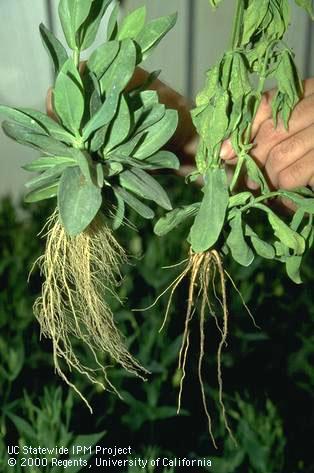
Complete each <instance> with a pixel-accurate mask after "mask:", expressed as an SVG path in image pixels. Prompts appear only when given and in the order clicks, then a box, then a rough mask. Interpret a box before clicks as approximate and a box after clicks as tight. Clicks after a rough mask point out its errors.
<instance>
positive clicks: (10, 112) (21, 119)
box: [0, 105, 48, 135]
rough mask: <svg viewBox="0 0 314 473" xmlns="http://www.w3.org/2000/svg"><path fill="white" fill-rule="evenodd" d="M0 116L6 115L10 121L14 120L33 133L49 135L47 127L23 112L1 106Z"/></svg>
mask: <svg viewBox="0 0 314 473" xmlns="http://www.w3.org/2000/svg"><path fill="white" fill-rule="evenodd" d="M0 114H1V115H4V116H5V117H6V118H8V119H9V120H13V121H14V122H15V123H18V124H20V125H22V126H23V127H24V128H25V129H28V130H29V131H31V132H34V133H40V134H42V135H45V134H48V133H47V130H46V129H45V127H43V126H41V125H40V123H38V122H37V121H36V120H34V119H33V118H32V117H30V116H29V115H27V114H25V113H24V112H23V111H22V110H19V109H17V108H12V107H7V106H6V105H0Z"/></svg>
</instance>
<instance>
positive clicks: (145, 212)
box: [114, 186, 155, 219]
mask: <svg viewBox="0 0 314 473" xmlns="http://www.w3.org/2000/svg"><path fill="white" fill-rule="evenodd" d="M114 191H115V193H116V194H118V195H119V196H120V197H121V198H122V199H123V200H124V202H125V203H126V204H127V205H129V206H130V207H131V208H132V209H133V210H135V212H137V213H138V214H139V215H140V216H141V217H143V218H146V219H152V218H154V216H155V213H154V211H153V210H152V209H150V208H149V207H148V206H147V205H145V204H143V203H142V202H141V201H140V200H139V199H137V198H136V197H134V195H132V194H131V193H130V192H128V191H126V190H125V189H123V188H122V187H118V186H115V187H114Z"/></svg>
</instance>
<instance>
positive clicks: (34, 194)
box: [24, 181, 59, 204]
mask: <svg viewBox="0 0 314 473" xmlns="http://www.w3.org/2000/svg"><path fill="white" fill-rule="evenodd" d="M58 187H59V182H58V181H56V182H54V183H51V184H49V185H47V186H43V187H41V188H39V189H36V190H33V191H31V192H29V193H27V194H26V195H25V197H24V202H26V203H28V204H30V203H33V202H39V201H40V200H45V199H51V198H52V197H56V195H57V193H58Z"/></svg>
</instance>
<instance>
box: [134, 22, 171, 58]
mask: <svg viewBox="0 0 314 473" xmlns="http://www.w3.org/2000/svg"><path fill="white" fill-rule="evenodd" d="M176 21H177V14H176V13H175V14H173V15H169V16H163V17H160V18H157V19H156V20H153V21H150V22H149V23H147V24H146V25H145V26H144V28H143V29H142V31H141V32H140V34H139V35H138V36H137V38H136V42H137V43H138V44H139V46H140V48H141V50H142V55H143V59H145V58H146V56H147V53H148V51H151V49H152V48H153V47H155V46H157V44H158V43H159V42H160V41H161V40H162V38H163V37H164V36H165V35H166V34H167V33H168V31H170V30H171V29H172V28H173V27H174V25H175V24H176Z"/></svg>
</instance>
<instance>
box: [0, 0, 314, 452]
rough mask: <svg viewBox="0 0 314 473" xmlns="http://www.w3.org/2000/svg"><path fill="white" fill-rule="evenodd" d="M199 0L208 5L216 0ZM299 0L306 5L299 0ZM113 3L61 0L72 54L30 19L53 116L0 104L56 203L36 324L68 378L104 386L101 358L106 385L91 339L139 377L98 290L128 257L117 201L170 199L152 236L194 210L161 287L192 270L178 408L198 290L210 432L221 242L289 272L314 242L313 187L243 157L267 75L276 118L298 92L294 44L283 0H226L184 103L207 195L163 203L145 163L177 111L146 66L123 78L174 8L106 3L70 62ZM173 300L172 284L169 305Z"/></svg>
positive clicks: (302, 1)
mask: <svg viewBox="0 0 314 473" xmlns="http://www.w3.org/2000/svg"><path fill="white" fill-rule="evenodd" d="M210 3H211V4H212V5H213V6H216V5H217V4H218V3H220V2H219V1H218V0H211V2H210ZM296 3H298V4H299V5H300V6H303V7H304V8H305V9H306V10H307V11H308V12H309V13H311V14H313V11H312V9H311V1H310V0H296ZM112 6H113V2H112V0H60V4H59V15H60V20H61V23H62V27H63V31H64V34H65V38H66V41H67V44H68V47H69V48H70V50H71V51H72V53H71V55H70V56H69V55H68V52H67V50H66V49H65V48H64V46H63V45H62V44H61V43H60V42H59V40H58V39H57V38H56V37H55V36H54V35H53V33H52V32H50V31H49V30H48V29H47V28H46V27H45V26H44V25H41V26H40V33H41V37H42V40H43V42H44V45H45V46H46V48H47V50H48V52H49V54H50V56H51V58H52V61H53V64H54V68H55V75H56V78H55V84H54V88H53V111H54V113H55V115H56V117H57V121H54V120H52V119H51V118H49V117H48V116H46V115H45V114H42V113H40V112H38V111H35V110H31V109H25V108H23V109H17V108H11V107H7V106H4V105H2V106H1V107H0V112H1V113H2V114H3V115H4V116H5V117H6V118H7V119H8V120H9V121H5V122H4V123H3V129H4V131H5V133H6V134H7V135H8V136H10V137H11V138H13V139H14V140H16V141H18V142H20V143H21V144H24V145H27V146H31V147H33V148H35V149H36V150H39V151H40V153H41V156H40V157H39V158H38V159H36V160H34V161H32V162H31V163H29V164H26V165H25V166H24V168H25V169H26V170H27V171H31V172H39V175H37V176H36V177H35V178H33V179H32V180H31V181H30V182H28V184H27V188H28V193H27V195H26V197H25V200H26V202H30V203H31V202H36V201H39V200H43V199H49V198H54V197H56V198H57V204H56V210H55V211H54V213H53V214H52V216H51V217H50V219H49V220H48V222H47V225H46V227H45V230H44V232H45V234H46V250H45V254H44V255H43V256H42V257H41V258H40V260H39V265H40V267H41V270H42V274H43V276H44V284H43V289H42V295H41V297H40V298H39V299H38V300H37V301H36V303H35V306H34V311H35V315H36V317H37V318H38V320H39V322H40V325H41V330H42V333H43V335H44V336H46V337H48V338H50V339H51V341H52V345H53V357H54V363H55V367H56V371H57V372H58V373H59V375H60V376H61V377H62V378H63V379H64V380H65V381H66V382H67V383H68V384H70V385H71V386H73V388H74V389H76V388H75V386H74V385H73V384H72V383H71V381H70V380H69V378H68V375H67V374H66V371H65V366H67V367H68V369H69V370H70V371H71V370H72V369H76V370H78V371H79V372H80V373H81V374H83V375H85V376H87V378H88V379H90V380H91V381H92V382H94V383H100V384H101V385H102V386H103V384H102V382H101V381H99V376H98V371H99V370H102V372H103V374H104V377H105V379H106V382H107V385H109V386H111V387H112V388H113V389H114V387H113V386H112V385H111V383H110V381H109V380H108V379H107V376H106V369H105V368H104V367H103V365H102V362H101V361H100V360H99V358H98V356H99V351H101V352H107V353H108V354H110V355H111V356H112V357H113V359H114V360H115V361H117V362H118V363H120V364H121V365H122V366H123V367H124V368H126V369H127V370H128V371H130V372H132V373H135V374H137V375H139V376H141V377H143V376H145V373H146V370H145V369H144V368H143V367H142V366H141V365H140V364H139V362H138V361H137V360H135V359H134V358H133V357H132V356H131V354H130V353H129V352H128V350H127V348H126V346H125V344H124V341H123V338H122V336H121V334H120V333H119V331H118V329H117V327H116V325H115V323H114V317H113V314H112V312H111V310H110V307H109V305H108V303H107V302H106V301H107V297H106V296H107V295H108V293H110V294H115V287H116V285H117V284H118V283H119V279H120V277H121V273H120V265H121V263H123V262H125V261H126V259H127V258H126V254H125V251H124V250H123V248H122V247H121V246H120V245H119V243H118V242H117V240H116V238H115V235H114V232H115V230H117V229H118V228H119V226H120V225H121V224H122V223H123V222H124V221H125V211H126V208H127V207H130V208H132V209H133V210H134V211H136V212H137V213H138V214H139V215H141V216H142V217H143V218H146V219H152V218H153V217H154V211H153V210H152V209H151V208H150V207H149V206H147V205H146V203H144V202H143V200H145V201H146V200H150V201H152V202H154V203H155V204H157V205H159V206H161V207H162V208H164V209H165V210H167V211H169V212H168V213H167V214H166V215H165V216H164V217H162V218H161V219H160V220H159V221H158V222H157V224H156V226H155V232H156V234H157V235H160V236H161V235H166V234H167V233H168V232H170V231H172V230H174V229H175V228H176V227H177V226H178V225H180V224H181V223H183V222H184V221H186V220H187V219H193V220H190V221H191V225H190V231H189V236H188V243H189V245H190V252H189V255H188V258H187V264H186V267H185V268H184V270H183V271H182V272H181V274H180V275H179V276H178V277H177V278H176V279H175V281H174V282H173V284H172V285H171V286H170V291H171V296H172V295H173V293H174V291H175V290H176V288H177V286H178V285H179V284H180V282H181V281H182V280H183V279H184V278H185V277H186V276H188V277H189V278H190V284H189V292H188V307H187V313H186V319H185V328H184V333H183V340H182V346H181V350H180V355H179V368H180V370H181V373H182V375H181V383H180V393H179V408H180V404H181V395H182V388H183V382H184V379H185V374H186V373H185V369H186V360H187V355H188V349H189V344H190V327H191V321H192V319H193V317H194V315H195V312H196V309H197V304H198V302H199V305H200V355H199V365H198V375H199V381H200V386H201V391H202V398H203V404H204V409H205V412H206V414H207V418H208V425H209V432H210V435H211V437H212V440H213V443H214V445H215V439H214V437H213V435H212V428H211V418H210V415H209V412H208V408H207V404H206V398H205V392H204V387H203V357H204V352H205V345H204V324H205V318H206V311H207V309H208V310H209V312H210V313H211V314H212V315H213V316H215V318H216V323H217V326H218V328H219V330H220V332H221V341H220V343H219V347H218V353H217V358H218V383H219V402H220V406H221V409H222V413H223V416H224V420H225V425H226V428H227V430H228V431H229V432H230V433H231V430H230V427H229V424H228V420H227V417H226V414H225V407H224V402H223V391H222V372H221V356H222V350H223V348H224V345H225V343H226V338H227V334H228V307H227V294H226V282H225V280H226V277H227V278H229V279H230V280H231V282H232V279H231V276H229V273H228V272H227V270H226V269H225V267H224V256H225V255H227V254H230V255H231V256H232V257H233V258H234V260H235V261H236V262H237V263H239V264H240V265H242V266H249V265H250V264H251V263H252V262H253V260H254V258H255V257H256V256H261V257H263V258H266V259H270V260H278V261H280V262H282V263H284V264H285V265H286V269H287V273H288V276H289V277H290V278H291V279H292V280H293V281H294V282H296V283H299V282H301V278H300V265H301V262H302V257H303V255H304V253H305V251H306V250H307V249H308V248H309V247H310V246H311V245H312V242H313V213H314V199H313V192H312V191H311V190H309V189H307V188H298V189H295V190H293V191H287V190H281V189H279V190H276V191H273V190H271V189H270V187H269V185H268V183H267V180H266V178H265V176H264V174H263V172H262V170H261V169H260V168H259V167H258V165H257V164H256V163H255V161H254V160H253V159H252V158H251V156H250V150H251V149H252V146H253V145H252V144H251V129H252V123H253V120H254V117H255V115H256V113H257V110H258V107H259V104H260V102H261V99H262V92H263V89H264V85H265V81H266V79H268V78H273V79H275V80H276V82H277V86H278V90H277V93H276V95H275V96H274V98H273V103H272V109H273V117H274V122H275V123H276V122H277V120H278V117H280V119H281V120H283V122H284V124H285V126H286V127H288V123H289V117H290V113H291V111H292V110H293V108H294V106H295V105H296V104H297V102H298V100H299V99H300V97H301V96H302V83H301V81H300V80H299V78H298V73H297V70H296V67H295V63H294V57H293V52H292V50H291V49H290V48H289V47H288V46H287V45H286V43H285V42H284V41H283V36H284V34H285V32H286V30H287V28H288V25H289V18H290V13H289V3H288V0H237V2H236V13H235V19H234V26H233V33H232V43H231V48H230V50H229V51H227V52H225V53H224V54H223V56H222V58H221V60H220V61H219V63H218V64H216V65H215V66H213V67H212V68H211V69H210V70H209V71H208V73H207V78H206V84H205V87H204V89H203V90H202V91H201V92H200V93H199V94H198V96H197V98H196V108H195V109H194V110H193V111H192V117H193V122H194V124H195V127H196V129H197V132H198V134H199V138H200V140H199V145H198V151H197V156H196V166H197V170H196V172H194V173H193V174H191V175H190V176H189V178H188V182H193V181H194V180H195V179H196V178H197V177H199V176H201V177H202V178H203V180H204V185H203V189H202V190H203V194H204V196H203V199H202V201H201V202H195V203H192V204H191V205H187V206H184V207H180V208H176V209H174V210H172V206H171V203H170V200H169V198H168V195H167V193H166V192H165V190H164V189H163V188H162V187H161V186H160V184H159V183H158V182H157V180H156V179H155V178H154V177H153V176H152V175H151V174H149V171H151V170H156V169H161V168H169V169H177V168H178V167H179V162H178V160H177V158H176V157H175V156H174V155H173V154H172V153H170V152H168V151H160V150H161V148H162V147H163V146H164V145H165V144H166V143H167V141H168V140H169V139H170V138H171V136H172V135H173V133H174V131H175V129H176V127H177V121H178V118H177V112H176V111H174V110H166V108H165V106H164V105H162V104H160V103H159V101H158V95H157V92H155V91H152V90H147V88H148V86H149V85H150V83H151V82H152V81H153V80H154V79H155V78H156V76H157V74H156V73H152V74H151V75H150V77H149V79H148V81H147V82H145V83H143V84H142V85H141V86H137V87H136V88H133V89H132V88H131V89H130V88H129V87H127V86H128V84H129V82H130V80H131V78H132V76H133V74H134V71H135V68H136V66H138V65H139V64H140V63H141V61H142V60H143V59H145V57H147V56H148V55H149V54H150V53H151V51H152V50H153V49H154V47H155V46H157V44H158V43H159V41H160V40H161V39H162V38H163V36H164V35H165V34H166V33H167V32H168V31H169V30H170V29H171V28H172V27H173V26H174V24H175V20H176V16H175V15H171V16H167V17H162V18H159V19H157V20H153V21H151V22H149V23H146V24H145V8H144V7H141V8H139V9H137V10H135V11H134V12H133V13H131V14H130V15H128V16H127V17H126V18H125V19H124V20H123V21H122V23H121V24H120V25H118V22H117V16H118V6H117V5H115V6H114V8H113V9H112V10H111V13H110V17H109V21H108V28H107V41H106V42H105V43H103V44H102V45H100V46H99V47H97V48H96V49H95V50H94V51H93V53H92V54H91V56H90V57H89V59H88V60H87V63H86V68H85V70H84V72H83V73H80V72H79V65H80V57H81V52H82V51H84V50H86V49H87V48H89V47H90V46H91V45H92V43H93V42H94V40H95V37H96V34H97V31H98V29H99V25H100V22H101V20H102V17H103V16H104V14H105V13H106V12H108V9H109V7H110V8H111V7H112ZM226 138H230V139H231V142H232V145H233V148H234V150H235V151H236V153H237V157H238V161H237V165H236V168H235V171H234V174H233V177H232V180H231V182H228V180H227V175H226V171H225V168H224V165H223V163H222V161H221V158H220V149H221V145H222V142H223V141H224V140H225V139H226ZM243 172H246V173H247V174H248V176H249V177H250V179H251V180H253V181H254V182H256V183H257V184H258V185H259V187H260V193H259V194H258V195H256V193H254V194H253V193H252V192H250V191H238V182H239V179H240V177H241V174H242V173H243ZM277 198H285V199H288V200H290V201H292V202H293V203H294V204H295V206H296V208H297V210H296V212H295V213H294V215H293V217H291V218H290V217H285V216H283V215H281V214H279V213H276V212H275V210H273V209H272V208H271V207H270V206H268V205H267V204H268V203H269V202H270V201H272V200H275V199H277ZM253 213H258V214H259V215H260V216H261V219H263V221H264V222H265V225H267V227H268V230H269V234H270V237H269V239H267V240H265V239H262V238H261V236H260V235H259V234H258V232H257V229H255V228H253V226H252V225H251V215H252V214H253ZM212 295H213V296H214V297H213V298H212V297H211V296H212ZM215 299H216V300H218V301H219V304H220V305H221V308H222V314H223V317H222V322H220V320H219V318H218V317H217V316H216V314H215V312H214V302H213V301H214V300H215ZM170 304H171V297H170V300H169V304H168V309H169V307H170ZM167 313H168V310H167ZM167 313H166V316H167ZM75 340H80V341H81V342H83V343H84V345H85V346H86V347H87V348H88V349H89V350H90V351H91V353H92V355H93V358H94V366H85V364H83V363H82V362H81V360H80V357H79V354H78V353H76V352H75V350H74V348H73V342H74V341H75ZM60 360H61V361H60ZM79 394H80V395H81V396H82V394H81V393H79ZM84 399H85V398H84ZM85 401H86V402H87V400H86V399H85Z"/></svg>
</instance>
